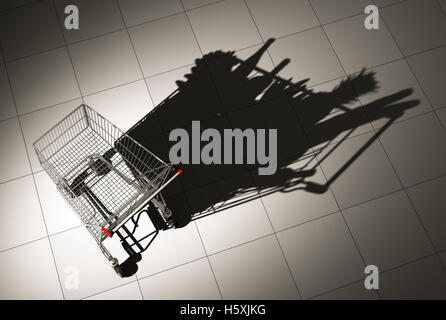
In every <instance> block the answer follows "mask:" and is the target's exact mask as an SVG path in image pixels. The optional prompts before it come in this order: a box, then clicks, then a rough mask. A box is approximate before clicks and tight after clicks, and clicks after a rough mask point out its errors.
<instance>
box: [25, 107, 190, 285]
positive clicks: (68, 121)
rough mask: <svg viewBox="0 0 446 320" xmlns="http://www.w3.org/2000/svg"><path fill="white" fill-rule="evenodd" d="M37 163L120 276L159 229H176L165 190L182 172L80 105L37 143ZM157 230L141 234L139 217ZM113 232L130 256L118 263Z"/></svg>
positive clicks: (127, 272) (129, 271)
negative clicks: (108, 243) (112, 250)
mask: <svg viewBox="0 0 446 320" xmlns="http://www.w3.org/2000/svg"><path fill="white" fill-rule="evenodd" d="M34 149H35V151H36V153H37V156H38V158H39V161H40V163H41V165H42V167H43V168H44V170H45V171H46V172H47V173H48V175H49V176H50V177H51V179H52V180H53V181H54V183H55V184H56V186H57V188H58V190H59V191H60V193H61V194H62V196H63V197H64V198H65V200H66V201H67V202H68V204H69V205H70V206H71V208H72V209H73V210H74V211H75V212H76V213H77V215H78V216H79V218H80V219H81V221H82V223H83V224H84V225H85V227H86V228H87V230H88V231H89V232H90V234H91V235H92V236H93V238H94V239H95V240H96V243H97V244H98V246H99V248H100V249H101V251H102V253H103V254H104V255H105V257H106V258H107V259H108V260H109V261H110V263H111V265H112V267H113V268H114V269H115V271H116V272H117V273H118V274H119V275H120V276H122V277H126V276H130V275H132V274H134V273H135V272H136V270H137V264H136V263H137V262H138V261H140V260H141V253H142V252H143V251H145V250H146V249H147V248H148V247H149V246H150V244H151V243H152V242H153V240H154V239H155V237H156V236H157V235H158V233H159V231H160V230H166V229H169V228H173V227H175V221H174V219H173V217H172V213H171V211H170V210H169V208H167V206H166V202H165V201H164V199H163V196H162V194H161V190H163V188H165V187H166V186H167V185H168V184H169V183H170V182H171V181H172V180H173V179H175V178H176V177H177V176H178V175H180V174H181V173H182V171H181V170H180V169H178V168H177V167H175V166H174V165H172V164H169V163H166V162H164V161H163V160H161V159H159V158H158V157H157V156H156V155H154V154H153V153H151V152H150V151H149V150H147V149H146V148H144V147H143V146H141V145H140V144H139V143H138V142H137V141H135V140H134V139H132V138H131V137H129V136H128V135H126V134H125V133H124V132H122V131H121V130H120V129H118V128H117V127H116V126H114V125H113V124H112V123H111V122H109V121H108V120H106V119H105V118H104V117H103V116H101V115H100V114H98V113H97V112H95V111H94V110H93V109H91V108H90V107H88V106H87V105H85V104H82V105H81V106H79V107H78V108H77V109H75V110H74V111H73V112H71V113H70V114H69V115H67V116H66V117H65V118H64V119H62V120H61V121H60V122H59V123H57V124H56V125H55V126H54V127H53V128H51V129H50V130H49V131H48V132H47V133H45V134H44V135H43V136H42V137H41V138H39V139H38V140H37V141H36V142H35V143H34ZM143 216H148V217H149V218H150V221H151V222H152V223H153V226H154V228H151V229H150V232H149V233H147V234H144V236H142V237H141V236H139V237H137V235H136V234H137V230H138V228H139V227H140V224H141V221H142V219H141V217H143ZM114 235H116V236H118V237H119V239H120V242H121V244H122V246H123V248H124V250H125V252H126V253H127V254H128V256H129V257H128V258H127V259H126V260H125V261H124V262H122V263H119V261H118V259H117V258H115V257H114V256H113V255H112V254H111V253H110V250H109V249H107V246H106V241H105V240H106V239H107V238H109V237H110V238H111V237H113V236H114Z"/></svg>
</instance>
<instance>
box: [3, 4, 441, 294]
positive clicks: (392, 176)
mask: <svg viewBox="0 0 446 320" xmlns="http://www.w3.org/2000/svg"><path fill="white" fill-rule="evenodd" d="M371 3H375V4H376V5H377V6H379V7H380V14H381V15H380V29H379V30H370V31H369V30H366V29H365V28H364V27H363V21H364V17H365V16H364V13H363V11H364V8H365V6H366V5H368V4H371ZM66 4H76V5H78V6H79V8H80V11H81V16H82V20H81V28H80V30H78V31H68V30H65V29H63V25H64V17H65V14H64V12H63V9H64V7H65V5H66ZM445 10H446V5H445V1H442V0H438V1H437V0H375V1H362V0H361V1H358V0H336V1H324V0H295V1H287V0H280V1H273V0H223V1H222V0H168V1H154V0H153V1H152V0H138V1H135V0H132V1H130V0H100V1H87V0H73V1H65V0H64V1H59V0H57V1H54V0H43V1H38V0H34V1H30V0H27V1H25V0H23V1H1V4H0V45H1V50H0V150H1V152H0V232H1V234H0V267H1V270H2V271H3V272H2V275H0V288H1V290H0V298H1V299H28V298H31V299H256V298H260V299H296V300H297V299H401V298H410V299H414V298H422V299H425V298H440V299H445V298H446V269H445V268H446V237H445V234H446V232H445V229H446V214H445V213H446V201H445V197H444V190H445V189H446V180H445V179H446V178H445V174H446V96H445V90H444V83H445V74H446V64H445V61H446V60H445V56H446V51H445V50H446V11H445ZM98 17H99V18H98ZM271 37H275V38H277V40H276V41H275V42H274V43H273V44H272V45H271V47H270V48H269V50H268V52H267V53H266V54H265V55H264V56H263V57H262V59H261V60H260V62H259V66H260V67H261V68H263V69H265V70H268V71H270V70H272V69H273V68H274V67H275V66H277V65H279V64H280V62H281V61H282V60H283V59H286V58H288V59H290V62H289V64H288V65H286V67H285V68H283V69H282V70H281V71H280V73H279V75H280V76H281V77H282V78H284V79H290V78H293V81H296V82H297V81H300V80H302V79H307V78H308V79H309V82H308V85H309V86H311V87H313V89H314V91H315V92H330V91H332V90H333V89H334V88H336V86H337V84H338V83H339V82H340V81H341V79H345V78H346V76H348V75H350V74H352V73H356V72H358V71H360V70H361V69H362V68H367V69H369V70H373V71H375V72H376V79H377V81H378V87H379V88H378V89H377V90H376V92H373V93H369V94H366V95H362V96H360V97H359V99H357V100H355V101H349V102H348V103H346V104H345V106H346V107H348V108H351V109H355V110H357V109H358V110H361V111H363V109H364V110H365V112H364V113H363V117H365V118H364V119H366V120H365V121H363V122H362V123H360V125H359V127H358V128H357V129H356V130H355V131H354V133H353V134H351V135H350V136H348V138H347V139H346V140H345V141H341V138H342V136H343V135H339V136H337V137H336V138H335V139H334V140H333V141H331V144H329V145H328V147H327V148H325V149H324V150H323V152H322V153H320V154H318V155H317V158H313V160H312V162H310V163H309V165H308V167H314V168H316V169H315V172H314V174H313V175H312V176H311V177H310V178H311V179H310V180H311V181H312V182H314V183H315V184H316V183H317V184H319V185H325V184H326V183H327V181H328V182H329V185H328V186H329V188H328V189H327V190H326V191H325V192H323V193H321V194H316V193H310V192H307V191H305V190H304V189H302V188H289V189H288V188H287V189H286V190H283V192H275V193H270V194H268V193H266V194H261V195H258V196H256V197H254V200H252V201H249V202H246V203H244V204H242V205H237V206H234V207H230V208H228V209H225V210H222V211H221V212H218V213H216V214H214V215H211V216H209V217H206V218H203V219H200V220H198V221H196V222H193V223H190V224H189V225H188V226H187V227H185V228H181V229H178V230H173V231H167V232H162V233H161V234H160V236H159V238H158V239H157V241H155V242H154V244H153V246H152V247H151V248H150V250H149V251H148V252H146V253H145V254H144V256H143V260H142V261H141V262H140V263H139V271H138V273H137V274H136V275H135V276H133V277H130V278H125V279H120V278H119V277H117V276H116V275H115V274H114V271H113V270H112V269H111V268H110V266H109V265H108V263H107V262H106V260H105V259H104V258H103V257H102V255H101V253H100V251H99V250H98V249H97V248H96V245H95V243H94V242H93V239H92V238H91V236H90V235H89V234H88V233H87V232H86V231H85V230H84V228H82V226H81V224H80V222H79V221H78V220H77V218H76V216H75V215H74V213H73V212H72V210H71V209H70V208H69V206H68V205H67V204H66V203H65V202H64V201H63V199H62V197H61V196H60V195H59V193H58V192H57V191H56V187H55V186H54V184H53V182H52V181H51V180H50V178H49V177H48V175H47V174H46V173H45V172H44V171H42V167H41V166H40V164H39V161H38V159H37V157H36V155H35V153H34V150H33V147H32V143H33V142H34V141H35V140H36V139H37V138H38V137H40V136H41V135H42V134H43V133H44V132H45V131H47V130H48V129H49V128H50V127H52V126H53V125H54V124H55V123H57V122H58V121H59V120H60V119H62V118H63V117H64V115H66V114H68V113H69V112H70V111H71V110H73V109H74V108H75V107H76V106H78V105H79V104H81V103H82V102H85V103H87V104H89V105H90V106H91V107H93V108H94V109H96V110H97V111H98V112H100V113H101V114H103V115H104V116H105V117H106V118H108V119H110V120H111V121H112V122H114V123H115V124H116V125H118V127H120V128H122V129H124V130H127V129H128V128H130V127H131V126H132V125H133V124H134V123H136V122H137V121H138V120H139V119H140V118H141V117H143V116H144V115H145V114H147V113H148V112H149V111H150V110H152V109H153V107H154V106H155V105H157V104H158V103H160V102H161V101H162V100H163V99H164V98H165V97H167V96H168V95H169V94H170V93H171V92H173V91H174V90H175V89H176V88H177V84H176V83H175V82H176V81H177V80H182V81H185V77H184V75H185V74H187V73H189V71H190V68H191V67H192V66H193V65H194V63H195V59H197V58H200V57H201V56H202V55H203V54H206V53H208V52H211V51H215V50H223V51H228V50H229V51H235V55H237V56H238V57H239V58H241V59H247V58H248V57H249V56H250V55H251V54H253V53H254V52H255V51H256V50H257V49H259V48H260V46H261V45H262V44H263V43H264V42H265V41H267V39H268V38H271ZM353 88H354V89H358V88H357V87H355V84H353ZM407 89H410V90H412V92H411V93H410V95H407V94H406V93H407V92H409V91H407ZM395 94H397V95H396V96H398V97H400V98H401V97H402V98H401V99H394V98H395ZM389 97H390V98H389ZM224 99H226V97H223V100H224ZM414 100H417V103H414ZM223 102H224V101H223ZM274 103H275V102H274V101H273V102H269V103H268V105H267V106H268V107H270V108H273V107H274ZM389 104H392V106H394V107H395V108H398V107H401V108H409V106H410V107H411V108H410V109H408V110H406V111H405V112H404V115H402V116H400V117H399V118H398V119H397V121H395V122H394V123H392V124H391V126H390V127H389V128H387V127H386V125H387V124H388V119H387V118H386V119H383V118H381V119H373V120H370V121H369V119H371V118H373V116H374V112H375V111H376V109H377V108H378V109H379V108H380V107H381V106H382V105H386V106H387V105H389ZM185 107H187V106H185ZM282 111H283V112H286V111H289V110H288V109H287V110H285V109H284V110H282ZM250 112H251V110H249V109H243V110H241V111H240V114H243V113H245V114H246V115H248V116H249V113H250ZM277 112H280V111H277ZM291 114H292V113H290V116H289V117H287V118H288V119H287V120H288V121H289V122H291V123H294V121H296V122H295V128H300V124H299V123H298V117H295V116H294V115H291ZM339 114H342V112H336V113H333V114H330V115H329V116H328V117H327V118H336V116H338V115H339ZM274 119H275V117H274V115H273V114H271V116H266V117H265V123H268V121H274ZM380 128H384V129H386V130H385V131H384V132H383V133H382V134H381V135H379V137H378V138H377V139H375V138H376V134H377V133H381V132H380V131H378V130H380ZM290 132H291V131H290ZM296 132H297V129H296ZM308 139H309V140H310V141H311V139H312V137H311V136H310V137H308ZM338 142H340V144H339V146H338V145H337V143H338ZM368 144H369V145H368ZM279 145H280V144H279ZM365 145H368V147H367V148H365V149H364V150H363V152H361V153H360V154H358V150H361V148H362V147H363V146H365ZM332 148H333V149H332ZM330 150H332V152H330ZM288 151H289V152H290V154H287V155H288V156H290V155H292V153H293V152H294V150H293V149H292V148H290V149H289V150H288ZM325 156H326V157H325ZM352 157H353V158H354V161H353V162H352V163H351V164H350V165H349V166H348V168H347V169H346V170H345V171H344V172H342V174H341V175H340V176H339V178H338V179H336V180H335V181H333V182H332V181H331V178H332V177H333V176H335V175H337V172H338V171H339V169H340V168H341V167H342V166H343V165H344V164H345V163H346V162H348V161H349V159H352ZM317 160H319V162H318V161H317ZM306 161H307V160H304V159H301V161H297V162H295V163H293V164H292V165H290V166H289V168H290V170H291V169H293V170H298V169H299V168H303V167H304V166H305V165H306ZM242 177H243V176H242ZM248 178H249V179H251V178H250V177H248ZM222 183H224V182H222ZM201 192H202V191H200V190H198V191H197V192H195V194H193V192H191V193H189V194H188V197H190V199H193V197H194V196H195V197H197V196H198V197H199V196H201V194H202V193H201ZM111 248H112V249H116V250H120V246H119V243H116V242H113V243H111ZM120 254H121V253H120ZM369 264H374V265H377V266H378V267H379V270H380V290H378V291H368V290H366V289H365V288H364V285H363V279H364V277H365V275H364V267H365V266H366V265H369ZM5 271H6V272H5Z"/></svg>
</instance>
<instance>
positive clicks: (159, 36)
mask: <svg viewBox="0 0 446 320" xmlns="http://www.w3.org/2000/svg"><path fill="white" fill-rule="evenodd" d="M129 31H130V36H131V37H132V42H133V44H134V46H135V50H136V53H137V55H138V59H139V61H140V63H141V67H142V70H143V72H144V76H145V77H149V76H151V75H155V74H158V73H161V72H165V71H170V70H172V69H175V68H179V67H183V66H185V65H188V64H191V63H193V62H194V59H195V58H199V57H201V53H200V50H199V48H198V45H197V42H196V40H195V38H194V35H193V33H192V30H191V28H190V25H189V23H188V21H187V18H186V15H185V14H178V15H175V16H172V17H169V18H166V19H162V20H158V21H153V22H150V23H146V24H143V25H141V26H137V27H134V28H131V29H129Z"/></svg>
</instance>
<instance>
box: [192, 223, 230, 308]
mask: <svg viewBox="0 0 446 320" xmlns="http://www.w3.org/2000/svg"><path fill="white" fill-rule="evenodd" d="M193 223H194V225H195V228H196V229H197V233H198V236H199V237H200V241H201V245H202V247H203V250H204V253H205V255H206V260H207V261H208V264H209V268H210V269H211V272H212V276H213V277H214V281H215V284H216V286H217V289H218V293H219V294H220V298H221V299H222V300H224V298H223V294H222V293H221V289H220V286H219V284H218V281H217V276H216V275H215V271H214V268H213V267H212V263H211V259H209V255H208V252H207V250H206V246H205V245H204V240H203V237H202V236H201V232H200V229H199V228H198V225H197V221H193Z"/></svg>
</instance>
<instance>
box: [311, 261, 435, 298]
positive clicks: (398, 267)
mask: <svg viewBox="0 0 446 320" xmlns="http://www.w3.org/2000/svg"><path fill="white" fill-rule="evenodd" d="M433 256H435V253H431V254H428V255H424V256H422V257H419V258H416V259H412V260H410V261H407V262H404V263H402V264H399V265H397V266H394V267H390V268H388V269H386V270H384V271H380V272H379V274H380V276H381V275H382V274H385V273H388V272H390V271H393V270H397V269H400V268H403V267H405V266H407V265H410V264H412V263H417V262H419V261H422V260H424V259H428V258H430V257H433ZM362 281H364V279H361V280H357V281H354V282H351V283H347V284H345V285H342V286H339V287H337V288H334V289H331V290H328V291H325V292H323V293H320V294H317V295H315V296H312V297H310V298H308V299H310V300H311V299H314V298H317V297H320V296H323V295H324V294H327V293H331V292H334V291H336V290H339V289H343V288H346V287H348V286H350V285H353V284H356V283H359V282H362ZM375 292H377V293H378V290H375ZM379 296H380V295H379Z"/></svg>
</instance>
